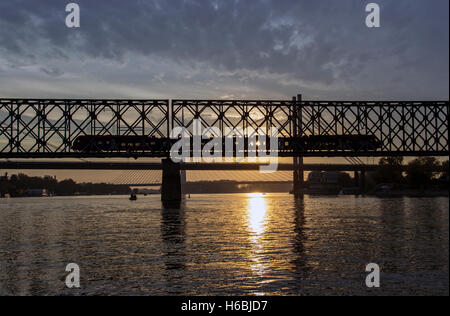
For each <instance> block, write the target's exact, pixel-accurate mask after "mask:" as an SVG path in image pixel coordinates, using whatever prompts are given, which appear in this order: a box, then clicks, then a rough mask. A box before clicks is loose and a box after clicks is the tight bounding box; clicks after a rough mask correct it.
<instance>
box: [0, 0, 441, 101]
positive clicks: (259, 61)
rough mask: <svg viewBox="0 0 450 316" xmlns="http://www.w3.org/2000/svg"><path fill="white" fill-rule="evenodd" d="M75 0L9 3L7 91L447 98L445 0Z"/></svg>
mask: <svg viewBox="0 0 450 316" xmlns="http://www.w3.org/2000/svg"><path fill="white" fill-rule="evenodd" d="M76 2H77V3H78V4H79V5H80V8H81V28H79V29H68V28H66V27H65V24H64V21H65V17H66V13H65V11H64V6H65V3H62V2H61V1H58V0H40V1H39V2H37V1H32V0H10V1H3V2H2V3H0V95H3V96H19V95H20V96H23V95H24V94H27V95H28V94H32V95H40V94H41V93H44V94H45V93H48V94H47V95H46V96H47V97H49V96H52V95H54V94H55V93H57V94H58V95H66V96H80V95H79V94H81V96H85V97H94V96H96V97H102V96H105V94H108V95H109V93H112V94H113V96H119V95H120V96H124V95H125V96H128V94H130V93H131V95H129V97H133V96H135V94H136V93H137V92H136V91H139V92H138V93H137V94H139V95H140V96H141V95H142V96H143V97H152V96H153V95H163V96H166V97H217V98H219V97H221V96H224V95H232V96H235V97H236V98H240V97H249V98H258V97H261V98H272V97H273V98H279V97H282V96H284V97H285V98H286V97H289V95H292V94H296V93H297V92H300V91H301V92H303V93H304V94H305V96H306V97H307V98H317V99H321V98H322V99H324V98H327V99H349V98H350V99H399V98H400V99H448V94H449V93H448V84H449V75H448V70H446V69H448V66H449V63H448V55H449V45H448V43H449V42H448V37H449V33H448V29H449V28H448V1H446V0H435V1H433V2H429V1H425V0H419V1H414V2H412V1H408V0H398V1H395V2H394V1H387V0H382V1H381V0H380V1H378V3H379V4H380V6H381V8H382V12H381V13H382V17H381V23H382V27H381V28H379V29H368V28H367V27H366V26H365V23H364V21H365V16H366V13H365V11H364V6H365V3H364V2H361V1H351V0H342V1H299V0H295V1H294V0H292V1H289V0H260V1H244V0H215V1H209V0H170V1H163V0H153V1H137V0H135V1H132V0H129V1H119V0H109V1H103V0H98V1H87V0H78V1H76ZM55 77H57V78H58V79H57V81H55V80H54V78H55ZM11 79H13V81H14V82H15V83H16V84H15V85H14V86H12V85H11ZM25 80H26V81H27V83H28V84H27V85H26V86H25V85H20V84H19V85H17V83H20V82H25ZM30 84H31V85H30ZM46 84H47V85H48V86H49V88H46V87H45V86H46ZM86 85H88V86H91V87H92V88H91V89H85V87H86ZM50 86H51V88H50ZM55 87H56V88H59V90H58V89H55ZM70 87H72V88H70ZM55 91H56V92H55ZM111 91H112V92H111ZM50 94H51V95H50Z"/></svg>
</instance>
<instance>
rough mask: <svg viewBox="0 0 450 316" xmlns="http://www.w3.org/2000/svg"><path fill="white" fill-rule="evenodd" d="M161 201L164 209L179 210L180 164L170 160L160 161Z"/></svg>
mask: <svg viewBox="0 0 450 316" xmlns="http://www.w3.org/2000/svg"><path fill="white" fill-rule="evenodd" d="M162 169H163V173H162V186H161V201H162V202H163V205H164V207H166V208H179V207H180V204H181V174H180V164H179V163H174V162H173V161H172V160H171V159H163V161H162Z"/></svg>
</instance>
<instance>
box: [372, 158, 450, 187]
mask: <svg viewBox="0 0 450 316" xmlns="http://www.w3.org/2000/svg"><path fill="white" fill-rule="evenodd" d="M448 171H449V161H448V160H447V161H444V162H440V161H439V160H438V159H437V158H435V157H419V158H416V159H414V160H411V161H410V162H408V163H407V164H405V163H404V158H403V157H386V158H381V159H380V161H379V164H378V169H377V171H376V172H374V174H373V179H374V180H375V181H376V182H377V183H397V184H404V185H407V186H408V187H411V188H425V187H427V186H429V185H432V184H436V183H443V182H447V184H448V179H449V178H448Z"/></svg>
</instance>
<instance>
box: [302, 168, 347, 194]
mask: <svg viewBox="0 0 450 316" xmlns="http://www.w3.org/2000/svg"><path fill="white" fill-rule="evenodd" d="M349 185H351V178H350V175H349V174H347V173H345V172H318V171H313V172H311V173H309V175H308V180H307V181H306V192H307V193H308V194H318V195H321V194H325V195H326V194H338V193H339V192H340V191H341V189H342V188H343V187H346V186H349Z"/></svg>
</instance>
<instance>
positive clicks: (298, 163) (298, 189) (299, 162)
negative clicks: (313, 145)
mask: <svg viewBox="0 0 450 316" xmlns="http://www.w3.org/2000/svg"><path fill="white" fill-rule="evenodd" d="M294 166H295V170H294V188H293V191H294V196H295V198H299V199H303V198H304V196H305V190H304V188H305V170H304V166H303V157H294Z"/></svg>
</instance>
